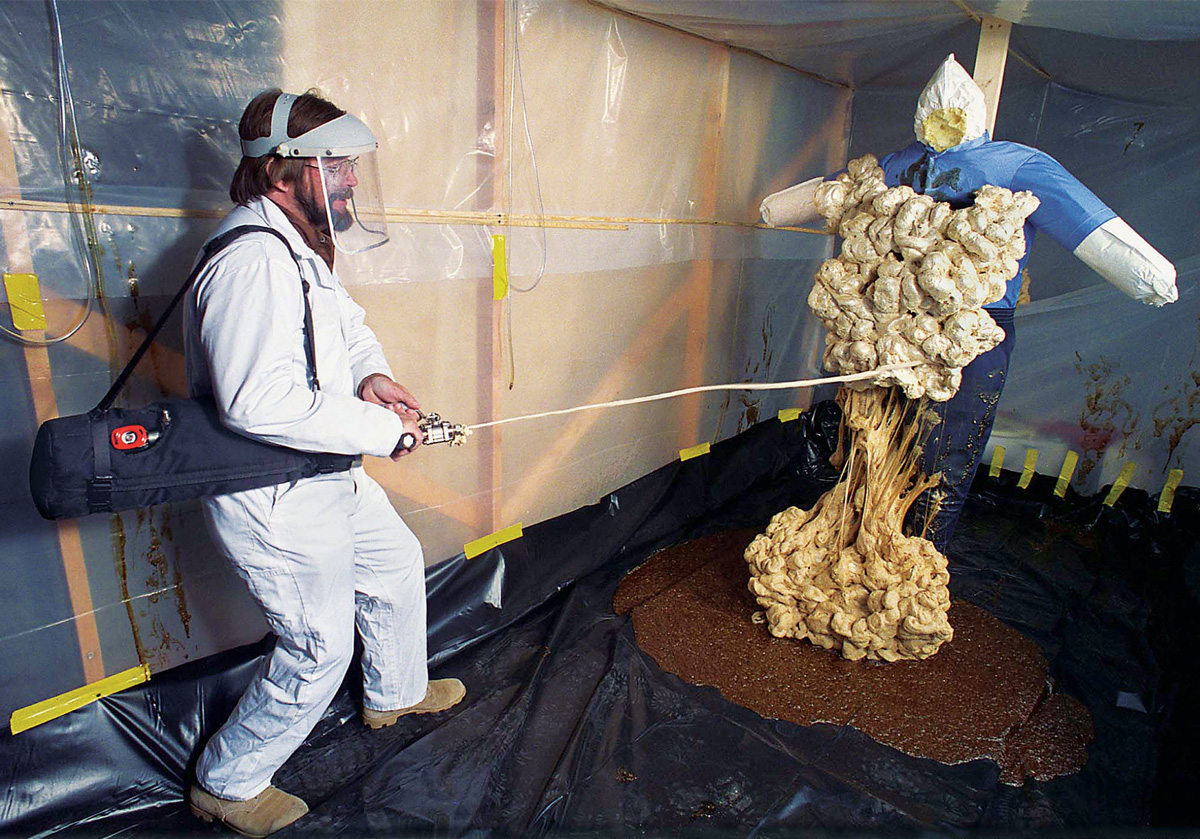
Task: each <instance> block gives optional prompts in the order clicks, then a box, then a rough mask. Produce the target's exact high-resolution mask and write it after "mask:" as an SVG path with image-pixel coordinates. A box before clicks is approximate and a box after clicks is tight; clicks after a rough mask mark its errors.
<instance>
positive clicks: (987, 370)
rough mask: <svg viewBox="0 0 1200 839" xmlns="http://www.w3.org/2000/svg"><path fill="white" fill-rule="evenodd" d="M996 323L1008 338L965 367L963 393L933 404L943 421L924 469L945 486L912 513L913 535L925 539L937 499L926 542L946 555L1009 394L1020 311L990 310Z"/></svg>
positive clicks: (929, 444)
mask: <svg viewBox="0 0 1200 839" xmlns="http://www.w3.org/2000/svg"><path fill="white" fill-rule="evenodd" d="M986 311H987V313H988V314H990V315H991V316H992V319H993V320H995V321H996V323H997V324H999V326H1000V328H1001V329H1003V330H1004V333H1005V337H1004V340H1003V341H1001V342H1000V345H999V346H998V347H996V348H995V349H994V350H991V351H990V352H986V353H984V354H983V355H981V356H979V357H978V358H976V359H975V360H974V361H972V362H971V363H970V364H968V365H967V366H966V367H964V368H963V377H962V385H961V386H960V387H959V389H958V393H956V394H955V395H954V397H953V398H952V399H950V400H948V401H946V402H931V403H930V406H931V408H932V409H933V411H934V413H936V414H937V415H938V416H939V417H941V422H939V423H937V424H936V425H934V426H933V427H932V428H931V429H930V430H929V436H928V438H926V441H925V446H924V448H923V449H922V451H921V457H920V465H921V470H922V471H923V472H924V473H925V474H926V475H932V474H934V473H935V472H941V473H942V480H941V483H940V484H939V485H938V486H937V487H935V488H934V489H932V490H929V491H927V492H925V493H924V494H923V495H922V496H921V497H920V498H919V499H917V502H916V503H915V504H913V506H912V509H911V510H910V511H909V515H908V523H909V532H911V533H913V534H917V535H919V534H920V533H921V529H922V527H924V525H925V519H926V517H927V516H928V510H929V505H930V504H931V503H932V501H933V500H934V499H935V498H937V499H940V500H941V505H940V507H939V509H938V512H937V514H936V515H935V516H934V517H933V518H932V520H931V521H930V522H929V528H928V530H926V532H925V538H927V539H929V540H930V541H931V542H933V544H934V546H935V547H936V548H937V549H938V550H939V551H941V552H942V553H943V554H944V553H945V552H946V546H947V545H949V544H950V539H951V537H952V536H954V528H955V527H956V526H957V525H958V516H959V514H960V513H961V512H962V507H963V502H964V501H966V499H967V493H968V492H969V491H970V489H971V482H972V481H973V480H974V478H975V470H976V469H977V468H978V467H979V462H980V461H981V460H982V459H983V450H984V448H985V447H986V446H987V442H988V438H989V437H990V436H991V434H992V424H993V423H994V422H995V421H996V404H997V403H998V402H999V401H1000V392H1001V391H1002V390H1004V379H1005V376H1007V375H1008V360H1009V357H1010V356H1011V355H1012V350H1013V345H1014V344H1015V343H1016V338H1017V335H1016V330H1015V329H1014V327H1013V312H1014V311H1015V310H1014V309H987V310H986Z"/></svg>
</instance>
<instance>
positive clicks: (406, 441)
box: [400, 411, 471, 451]
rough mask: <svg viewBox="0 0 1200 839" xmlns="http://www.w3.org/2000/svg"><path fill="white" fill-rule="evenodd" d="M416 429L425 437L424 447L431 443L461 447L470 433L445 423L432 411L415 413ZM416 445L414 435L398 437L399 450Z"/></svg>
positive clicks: (466, 429)
mask: <svg viewBox="0 0 1200 839" xmlns="http://www.w3.org/2000/svg"><path fill="white" fill-rule="evenodd" d="M417 416H418V417H420V419H418V420H417V428H419V429H421V431H422V433H424V435H425V443H424V444H425V445H426V446H428V445H432V444H433V443H449V444H450V445H452V446H461V445H462V444H463V443H464V442H465V441H466V439H467V435H468V434H470V433H471V431H470V429H468V428H467V427H466V426H465V425H459V424H458V423H453V422H446V421H445V420H444V419H442V418H441V417H440V416H438V415H437V414H435V413H433V412H432V411H431V412H429V413H428V414H423V413H421V412H420V411H417ZM416 444H417V438H416V435H415V434H412V433H411V432H408V431H406V432H404V433H403V434H402V435H400V448H402V449H407V450H409V451H411V450H412V448H413V447H414V446H416Z"/></svg>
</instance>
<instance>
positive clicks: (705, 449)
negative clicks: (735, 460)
mask: <svg viewBox="0 0 1200 839" xmlns="http://www.w3.org/2000/svg"><path fill="white" fill-rule="evenodd" d="M711 449H712V446H711V445H710V444H709V443H701V444H700V445H698V446H692V447H691V448H688V449H680V450H679V459H680V460H691V459H692V458H693V457H700V455H702V454H708V453H709V451H710V450H711Z"/></svg>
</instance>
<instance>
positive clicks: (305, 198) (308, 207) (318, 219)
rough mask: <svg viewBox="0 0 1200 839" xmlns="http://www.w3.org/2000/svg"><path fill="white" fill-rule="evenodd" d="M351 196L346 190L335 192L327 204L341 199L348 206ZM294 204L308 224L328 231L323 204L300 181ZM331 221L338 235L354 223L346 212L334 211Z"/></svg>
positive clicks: (305, 184) (327, 218) (306, 184)
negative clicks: (298, 207) (302, 212)
mask: <svg viewBox="0 0 1200 839" xmlns="http://www.w3.org/2000/svg"><path fill="white" fill-rule="evenodd" d="M351 195H353V193H352V192H351V191H350V190H348V189H347V190H342V191H340V192H335V193H333V194H332V195H330V196H329V203H330V204H331V205H332V204H333V202H334V201H337V200H338V199H343V200H345V201H346V205H347V206H349V204H350V196H351ZM296 203H298V204H299V205H300V209H301V210H303V211H304V217H305V218H307V219H308V221H309V224H311V225H312V226H313V227H315V228H317V229H318V230H328V229H329V216H328V215H327V214H326V212H325V204H324V202H322V201H321V200H320V199H319V198H318V197H317V196H316V195H314V194H313V190H312V189H311V188H310V187H309V186H308V183H307V182H305V181H301V182H300V188H299V189H297V190H296ZM333 221H334V224H333V229H334V230H336V231H338V232H339V233H340V232H342V231H343V230H348V229H349V228H350V225H351V224H353V223H354V217H353V216H352V215H350V213H349V212H347V211H346V210H342V211H341V212H337V211H334V214H333Z"/></svg>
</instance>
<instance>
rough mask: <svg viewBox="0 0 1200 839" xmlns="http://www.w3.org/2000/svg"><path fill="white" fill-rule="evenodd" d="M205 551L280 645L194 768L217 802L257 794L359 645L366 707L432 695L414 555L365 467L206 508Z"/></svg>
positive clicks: (420, 565)
mask: <svg viewBox="0 0 1200 839" xmlns="http://www.w3.org/2000/svg"><path fill="white" fill-rule="evenodd" d="M204 512H205V522H206V524H207V525H208V531H209V533H210V535H211V536H212V538H213V540H214V541H215V542H216V544H217V545H218V546H219V548H220V549H221V551H222V552H223V553H224V554H225V556H226V557H227V558H228V559H229V561H230V563H231V564H232V565H233V567H234V569H236V571H237V573H238V574H239V575H240V576H241V577H242V579H244V580H245V581H246V585H248V586H249V588H250V592H251V594H252V595H253V596H254V598H255V599H256V600H257V601H258V603H259V604H260V605H261V606H262V609H263V612H264V613H265V615H266V619H267V623H268V625H269V626H270V628H271V630H272V631H273V632H274V633H275V634H276V635H277V636H278V640H277V641H276V643H275V649H274V650H273V651H272V652H271V654H270V655H269V656H267V657H266V659H265V660H264V661H263V663H262V665H261V667H260V668H259V670H258V672H257V673H256V674H255V676H254V679H253V681H252V682H251V684H250V686H249V687H248V688H247V689H246V692H245V693H244V694H243V695H242V698H241V700H240V701H239V702H238V704H237V707H236V708H235V709H234V711H233V714H232V715H231V716H230V718H229V720H228V721H227V722H226V723H225V725H224V726H222V727H221V729H220V731H218V732H217V733H216V734H215V735H214V736H213V737H212V739H211V740H209V742H208V745H207V746H206V747H205V749H204V752H203V754H201V756H200V760H199V762H198V764H197V766H196V780H197V781H198V782H199V784H200V786H202V787H203V788H204V789H206V790H208V791H209V792H211V793H212V794H213V795H217V796H219V797H221V798H228V799H236V800H245V799H248V798H253V797H254V796H255V795H258V793H260V792H262V791H263V790H264V789H266V788H267V786H268V785H269V784H270V782H271V776H272V775H273V774H274V773H275V771H276V770H277V769H278V768H279V767H280V766H282V765H283V763H284V761H286V760H287V759H288V757H290V756H291V754H292V753H293V752H294V751H295V750H296V749H297V748H298V747H299V745H300V744H301V743H302V742H303V740H304V738H305V737H307V736H308V734H309V732H311V731H312V729H313V727H314V726H315V725H316V723H317V721H318V720H319V719H320V718H321V715H322V714H323V713H324V711H325V709H326V708H327V707H328V705H329V703H330V701H331V700H332V699H333V696H334V694H335V693H336V691H337V689H338V687H339V686H340V685H341V683H342V679H343V677H344V676H345V673H346V670H347V668H348V666H349V664H350V659H351V656H352V655H353V652H354V631H355V627H357V629H358V632H359V635H360V636H361V637H362V640H363V647H364V651H363V656H362V668H363V681H364V690H363V693H364V703H365V704H366V705H367V707H369V708H373V709H375V710H392V709H396V708H405V707H408V706H409V705H414V704H416V703H418V702H420V701H421V700H422V699H424V698H425V691H426V689H427V686H428V672H427V669H426V647H425V568H424V562H423V559H422V554H421V545H420V543H419V542H418V541H417V539H416V537H415V536H414V535H413V534H412V531H410V530H409V529H408V526H407V525H406V524H405V523H404V522H403V521H402V520H401V519H400V516H399V515H398V514H397V513H396V511H395V510H394V509H393V508H392V505H391V503H390V502H389V501H388V498H387V495H386V493H384V491H383V489H382V488H381V487H380V486H379V485H378V484H377V483H375V481H373V480H372V479H371V478H369V477H368V476H367V474H366V472H364V471H363V469H362V467H356V468H354V469H352V470H351V471H349V472H342V473H339V474H333V475H318V476H315V477H312V478H306V479H303V480H300V481H294V482H292V483H288V484H280V485H278V486H273V487H264V488H262V489H251V490H246V491H244V492H237V493H232V494H230V495H224V496H219V497H214V498H208V499H206V500H205V501H204Z"/></svg>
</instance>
